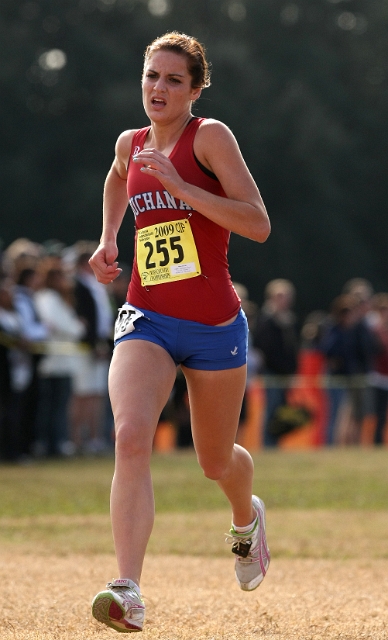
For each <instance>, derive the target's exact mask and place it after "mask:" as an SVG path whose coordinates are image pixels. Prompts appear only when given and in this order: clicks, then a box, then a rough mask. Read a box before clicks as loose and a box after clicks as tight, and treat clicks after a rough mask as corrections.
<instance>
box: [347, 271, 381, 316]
mask: <svg viewBox="0 0 388 640" xmlns="http://www.w3.org/2000/svg"><path fill="white" fill-rule="evenodd" d="M342 293H344V294H349V295H351V296H355V297H356V298H357V300H358V306H357V310H356V311H357V316H358V319H359V320H361V321H363V322H365V323H366V324H367V325H368V326H373V325H374V324H375V322H376V320H377V318H376V314H375V312H374V310H373V308H372V297H373V293H374V292H373V286H372V284H371V283H370V282H369V280H366V279H365V278H351V279H350V280H348V281H347V282H345V284H344V286H343V288H342Z"/></svg>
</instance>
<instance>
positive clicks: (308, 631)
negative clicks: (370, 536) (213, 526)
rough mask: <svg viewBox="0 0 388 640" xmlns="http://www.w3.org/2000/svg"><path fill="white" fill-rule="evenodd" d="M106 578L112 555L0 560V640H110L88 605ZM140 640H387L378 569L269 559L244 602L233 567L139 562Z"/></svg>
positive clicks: (383, 571) (160, 558) (382, 563)
mask: <svg viewBox="0 0 388 640" xmlns="http://www.w3.org/2000/svg"><path fill="white" fill-rule="evenodd" d="M115 574H116V563H115V559H114V556H113V555H107V554H106V555H102V554H97V555H96V554H88V555H81V554H79V555H74V554H64V555H62V556H61V555H50V554H36V553H35V554H31V553H18V552H15V551H11V550H8V551H7V550H4V549H3V551H2V552H0V585H1V586H0V602H1V619H0V638H1V640H15V639H18V640H19V639H20V640H53V639H55V640H56V639H57V638H58V639H59V638H61V639H62V640H92V639H93V640H96V639H99V638H101V640H103V639H105V638H107V639H108V638H115V637H120V636H117V633H116V632H115V631H113V630H111V629H108V628H105V627H104V626H103V625H100V624H99V623H97V622H96V621H94V620H93V619H92V618H91V615H90V601H91V599H92V597H93V596H94V595H95V593H96V592H97V591H99V590H100V589H101V588H103V587H104V585H105V582H106V581H107V580H109V579H111V578H113V577H115ZM142 589H143V594H144V597H145V602H146V605H147V622H146V625H145V627H144V631H143V633H142V634H141V635H140V634H137V635H136V636H135V637H139V638H144V640H154V639H155V640H156V639H158V640H159V639H160V640H253V639H254V640H260V639H265V640H275V639H276V640H293V639H298V640H323V639H324V640H334V639H335V640H337V639H338V640H339V639H341V640H359V639H365V638H370V639H373V640H388V613H387V612H388V560H387V559H370V556H369V555H368V554H367V553H365V555H363V557H362V558H361V559H356V558H350V559H347V560H342V561H339V562H337V561H336V560H333V559H312V558H309V559H297V558H295V559H284V558H275V559H274V560H273V562H272V564H271V567H270V570H269V573H268V575H267V577H266V579H265V581H264V583H263V584H262V585H261V586H260V587H259V589H258V590H256V591H254V592H252V593H244V592H241V591H240V590H239V588H238V586H237V584H236V583H235V581H234V576H233V558H203V557H184V556H171V555H149V556H147V558H146V564H145V568H144V575H143V582H142Z"/></svg>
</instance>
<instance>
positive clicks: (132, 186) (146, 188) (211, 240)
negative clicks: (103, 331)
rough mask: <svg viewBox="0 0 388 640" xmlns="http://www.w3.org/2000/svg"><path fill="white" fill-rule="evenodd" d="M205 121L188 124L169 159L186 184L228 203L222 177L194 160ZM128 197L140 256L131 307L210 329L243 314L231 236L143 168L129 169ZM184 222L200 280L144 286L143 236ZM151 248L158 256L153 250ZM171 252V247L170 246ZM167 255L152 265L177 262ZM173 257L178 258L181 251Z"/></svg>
mask: <svg viewBox="0 0 388 640" xmlns="http://www.w3.org/2000/svg"><path fill="white" fill-rule="evenodd" d="M203 120H204V118H193V119H192V120H191V121H190V122H189V123H188V125H187V126H186V128H185V130H184V132H183V133H182V135H181V137H180V138H179V140H178V142H177V143H176V145H175V147H174V149H173V151H172V152H171V154H170V156H169V157H170V160H171V162H172V163H173V165H174V167H175V168H176V170H177V171H178V173H179V175H180V176H181V177H182V178H183V180H185V181H186V182H189V183H190V184H194V185H196V186H198V187H200V188H201V189H204V190H206V191H209V192H210V193H214V194H216V195H218V196H222V197H226V196H225V192H224V191H223V189H222V187H221V185H220V183H219V181H218V180H217V179H216V177H215V176H214V177H212V174H211V173H210V172H208V173H209V175H208V173H206V169H205V170H204V168H200V166H199V164H198V162H197V160H196V158H195V156H194V150H193V143H194V138H195V134H196V132H197V130H198V127H199V125H200V124H201V122H202V121H203ZM149 130H150V127H145V128H143V129H139V131H137V132H136V133H135V135H134V137H133V143H132V150H131V156H130V158H132V156H133V155H135V154H136V153H139V151H140V150H141V149H143V145H144V142H145V139H146V136H147V134H148V132H149ZM127 191H128V197H129V203H130V205H131V208H132V210H133V213H134V215H135V228H136V235H135V256H134V261H133V270H132V277H131V282H130V284H129V287H128V294H127V301H128V302H130V303H131V304H133V305H134V306H136V307H140V308H142V309H149V310H150V311H155V312H157V313H161V314H163V315H167V316H172V317H174V318H180V319H184V320H192V321H194V322H201V323H203V324H209V325H216V324H221V323H222V322H226V321H227V320H229V319H230V318H232V317H233V316H234V315H235V314H236V313H238V311H239V308H240V299H239V298H238V296H237V294H236V291H235V289H234V287H233V285H232V282H231V278H230V274H229V265H228V260H227V252H228V246H229V237H230V232H229V231H227V230H226V229H224V228H223V227H220V226H219V225H217V224H215V223H214V222H212V221H211V220H209V219H208V218H206V217H205V216H203V215H202V214H200V213H198V212H197V211H194V210H193V209H192V208H191V207H189V206H188V205H187V204H186V203H185V202H183V201H181V200H179V199H178V198H173V197H172V196H171V195H170V194H169V193H168V191H166V189H165V188H164V187H163V185H162V184H161V182H159V180H157V179H156V178H154V177H150V176H147V175H145V174H144V173H142V172H141V171H140V166H139V165H137V164H136V163H134V162H131V161H130V162H129V166H128V178H127ZM184 219H185V222H186V220H188V221H189V224H190V227H191V231H192V235H193V238H194V242H195V245H196V249H197V254H198V259H199V264H200V275H196V276H195V277H189V278H186V279H182V280H175V281H173V282H161V283H159V284H152V285H148V284H146V285H145V286H143V285H142V280H141V277H140V274H139V269H138V261H137V250H136V241H137V237H138V234H139V231H140V230H141V229H144V228H145V227H147V228H148V227H150V226H152V225H158V226H159V224H163V223H170V222H172V223H173V222H174V221H177V220H184ZM186 224H187V223H186ZM166 228H167V226H166ZM171 228H172V227H171ZM143 234H144V232H143ZM163 242H164V241H163ZM148 244H149V246H150V251H152V250H153V248H152V245H151V244H150V243H148ZM165 246H166V247H168V245H167V244H165ZM172 247H173V248H174V247H175V245H174V244H173V245H172ZM159 248H160V247H159ZM161 251H162V253H161V255H160V256H157V255H156V253H153V258H152V260H153V262H152V265H155V264H156V263H155V262H154V260H156V258H157V259H160V264H161V263H162V260H163V261H164V263H165V262H166V260H167V261H168V260H169V259H171V257H172V256H169V255H168V253H167V254H166V252H164V249H161ZM170 253H171V254H173V255H175V256H176V255H177V251H176V250H175V252H174V251H170ZM143 284H144V281H143Z"/></svg>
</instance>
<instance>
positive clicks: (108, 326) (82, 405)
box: [72, 251, 125, 454]
mask: <svg viewBox="0 0 388 640" xmlns="http://www.w3.org/2000/svg"><path fill="white" fill-rule="evenodd" d="M91 255H92V252H90V251H87V252H84V253H81V254H80V255H79V256H78V258H77V260H76V273H75V288H74V296H75V306H76V311H77V314H78V316H79V317H80V318H81V319H82V320H83V321H84V323H85V325H86V334H85V336H84V337H83V342H84V343H85V344H86V345H87V347H88V349H87V350H85V351H84V352H83V353H82V356H81V360H80V362H79V366H78V368H77V371H76V373H75V376H74V393H73V402H72V439H73V442H74V443H75V445H76V447H77V449H78V450H84V451H85V452H86V453H95V454H98V453H103V452H104V451H105V450H106V447H107V444H108V443H107V442H106V440H105V439H104V428H103V426H104V425H103V421H104V419H105V415H106V402H107V396H108V369H109V362H110V359H111V355H112V347H113V342H112V340H113V323H114V317H113V313H112V306H111V301H110V299H109V296H108V292H107V288H106V287H105V286H104V285H103V284H101V283H100V282H98V281H97V280H96V278H95V275H94V273H93V271H92V269H91V267H90V266H89V258H90V257H91ZM124 301H125V298H124Z"/></svg>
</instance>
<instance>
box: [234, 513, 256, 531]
mask: <svg viewBox="0 0 388 640" xmlns="http://www.w3.org/2000/svg"><path fill="white" fill-rule="evenodd" d="M256 520H257V516H256V518H255V519H254V521H253V522H251V524H248V525H247V526H246V527H236V525H235V524H233V522H232V527H233V529H234V530H235V531H236V532H237V533H249V532H250V531H252V529H253V528H254V526H255V524H256Z"/></svg>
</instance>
